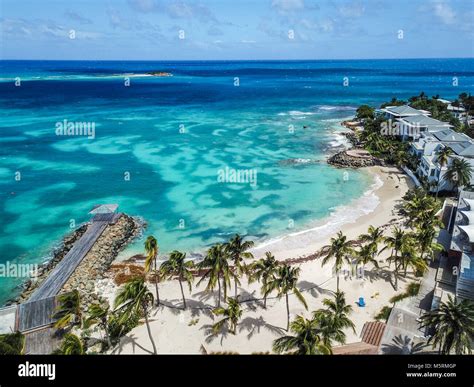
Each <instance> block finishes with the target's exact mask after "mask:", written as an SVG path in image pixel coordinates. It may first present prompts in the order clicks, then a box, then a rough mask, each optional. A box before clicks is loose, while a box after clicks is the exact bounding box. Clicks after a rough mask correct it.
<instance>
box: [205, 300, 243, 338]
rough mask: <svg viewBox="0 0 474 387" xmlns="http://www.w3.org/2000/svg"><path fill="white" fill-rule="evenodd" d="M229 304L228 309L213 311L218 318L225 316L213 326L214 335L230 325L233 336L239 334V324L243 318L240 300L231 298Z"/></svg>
mask: <svg viewBox="0 0 474 387" xmlns="http://www.w3.org/2000/svg"><path fill="white" fill-rule="evenodd" d="M227 304H228V306H227V308H216V309H214V310H213V313H214V314H215V315H216V316H224V318H223V319H222V320H220V321H218V322H216V323H215V324H214V325H213V326H212V331H213V332H214V334H217V333H218V332H219V331H221V330H222V328H223V327H224V326H226V325H228V327H229V331H230V333H232V334H233V335H235V334H236V333H237V323H238V322H239V320H240V318H241V317H242V308H241V307H240V304H239V301H238V298H232V297H230V298H229V299H228V302H227Z"/></svg>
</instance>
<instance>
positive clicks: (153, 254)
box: [145, 235, 160, 306]
mask: <svg viewBox="0 0 474 387" xmlns="http://www.w3.org/2000/svg"><path fill="white" fill-rule="evenodd" d="M158 250H159V246H158V242H157V241H156V238H155V237H154V236H151V235H150V236H149V237H148V238H146V241H145V251H146V260H145V272H147V273H150V272H151V271H152V267H153V274H154V277H155V293H156V305H157V306H159V305H160V292H159V291H158V282H160V276H159V273H158V270H157V267H156V260H157V258H158Z"/></svg>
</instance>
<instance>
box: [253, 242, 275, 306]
mask: <svg viewBox="0 0 474 387" xmlns="http://www.w3.org/2000/svg"><path fill="white" fill-rule="evenodd" d="M278 265H279V262H278V261H277V260H276V259H275V257H274V256H273V255H272V253H270V252H269V251H267V252H266V253H265V258H261V259H259V260H258V261H256V262H254V263H253V264H252V266H251V273H252V275H251V276H250V281H252V280H253V279H254V278H255V279H257V280H258V281H261V283H262V289H261V292H262V294H263V307H264V309H267V295H268V293H267V290H268V284H269V283H270V282H271V280H272V279H273V278H275V273H276V271H277V268H278Z"/></svg>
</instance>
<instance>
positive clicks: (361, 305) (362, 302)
mask: <svg viewBox="0 0 474 387" xmlns="http://www.w3.org/2000/svg"><path fill="white" fill-rule="evenodd" d="M357 305H359V306H360V307H361V308H363V307H364V306H365V301H364V297H359V302H358V303H357Z"/></svg>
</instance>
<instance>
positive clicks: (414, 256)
mask: <svg viewBox="0 0 474 387" xmlns="http://www.w3.org/2000/svg"><path fill="white" fill-rule="evenodd" d="M415 243H416V241H415V240H414V239H413V237H410V238H407V239H406V244H404V246H403V248H402V250H401V251H400V257H399V258H400V265H401V267H402V268H403V269H404V270H405V272H404V274H403V275H404V276H405V277H406V276H407V271H408V268H409V267H411V268H412V269H413V271H414V272H415V273H424V272H426V270H428V264H427V263H426V261H425V260H424V259H423V258H422V257H421V256H420V255H418V253H417V251H416V245H415Z"/></svg>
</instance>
